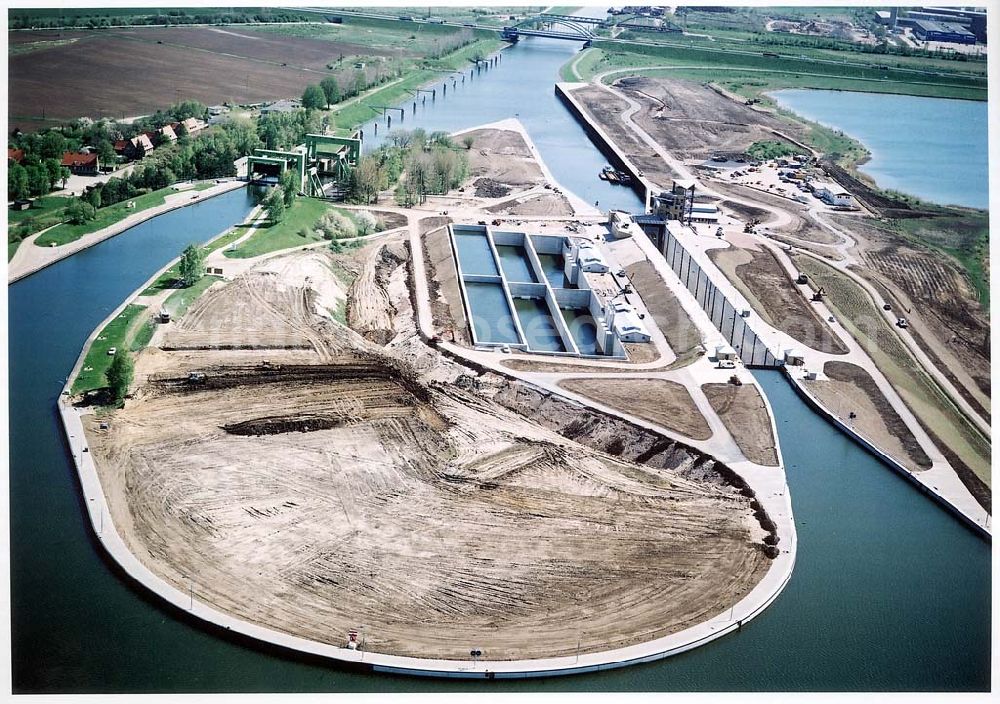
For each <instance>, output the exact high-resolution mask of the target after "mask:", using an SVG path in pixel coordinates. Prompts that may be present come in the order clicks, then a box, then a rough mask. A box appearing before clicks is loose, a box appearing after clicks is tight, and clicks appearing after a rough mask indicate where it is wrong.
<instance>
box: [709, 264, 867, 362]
mask: <svg viewBox="0 0 1000 704" xmlns="http://www.w3.org/2000/svg"><path fill="white" fill-rule="evenodd" d="M708 256H709V257H710V258H711V259H712V261H713V262H714V263H715V265H716V266H717V267H719V269H720V270H722V272H723V273H725V275H726V278H728V279H729V280H730V281H732V282H733V284H734V285H735V286H736V288H738V289H739V290H740V292H741V293H743V295H745V296H746V297H747V299H749V300H750V301H751V303H752V304H753V308H754V310H756V311H757V312H758V313H759V314H760V315H761V316H762V317H763V318H764V319H765V320H766V321H767V322H768V323H770V324H771V325H773V326H774V327H776V328H778V329H779V330H782V331H784V332H787V333H788V334H789V335H791V336H792V337H794V338H795V339H796V340H798V341H799V342H801V343H802V344H804V345H807V346H809V347H812V348H813V349H815V350H819V351H820V352H830V353H833V354H846V353H847V347H845V346H844V343H843V342H841V341H840V340H839V339H837V337H836V336H835V335H834V334H833V332H832V331H831V330H830V328H829V327H828V326H827V324H826V323H825V322H824V321H823V320H822V319H821V318H820V317H819V316H818V315H816V312H815V311H814V310H813V309H812V308H811V307H810V304H809V302H808V301H807V300H806V298H805V297H803V295H802V293H800V292H799V291H798V290H797V288H796V284H795V282H793V281H792V280H791V279H789V278H788V275H787V274H786V273H785V270H784V269H783V268H782V267H781V265H780V264H779V263H778V262H777V260H776V259H775V258H774V255H772V254H771V253H770V252H769V251H766V250H762V249H759V248H754V249H740V248H737V247H728V248H726V249H713V250H710V251H709V253H708Z"/></svg>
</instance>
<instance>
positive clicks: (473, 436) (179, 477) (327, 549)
mask: <svg viewBox="0 0 1000 704" xmlns="http://www.w3.org/2000/svg"><path fill="white" fill-rule="evenodd" d="M313 254H314V253H312V252H297V253H293V254H290V255H287V256H288V261H286V262H284V263H283V264H282V266H284V267H286V268H285V272H286V277H287V281H286V280H285V279H282V280H278V279H277V277H276V275H275V274H274V273H271V272H267V271H259V270H251V271H249V272H247V273H246V274H244V275H242V276H240V277H238V278H237V279H235V280H234V281H232V282H230V283H228V284H226V285H225V286H222V287H220V288H217V289H213V290H212V291H210V292H208V293H206V294H205V295H204V296H203V297H202V298H201V299H199V301H198V302H196V303H195V305H194V306H192V308H191V309H190V310H189V311H188V313H187V314H186V315H185V316H184V317H182V318H181V319H180V320H179V321H177V324H176V328H175V329H174V330H172V331H170V332H171V334H170V335H167V336H166V337H167V340H170V339H171V338H173V339H174V340H175V344H176V342H177V341H178V340H179V341H181V342H183V343H185V348H184V349H182V350H177V351H172V352H171V351H161V350H156V349H153V350H148V351H147V352H146V353H143V355H141V356H140V358H139V361H138V365H137V366H138V369H137V378H138V379H141V380H143V381H142V382H141V386H139V388H137V389H136V391H135V393H134V395H133V398H131V399H130V400H128V401H127V403H126V405H125V407H124V409H121V410H118V411H115V412H113V413H112V414H111V415H110V417H108V418H107V419H106V420H108V421H109V423H110V427H109V429H107V430H101V429H99V428H98V427H97V426H96V422H94V419H93V417H88V418H89V421H90V422H89V427H88V438H89V441H90V444H91V447H92V451H93V452H94V457H95V460H96V461H97V465H98V468H99V472H100V474H101V480H102V485H103V486H104V487H105V491H106V493H107V495H108V499H109V503H110V505H111V511H112V514H113V517H114V521H115V525H116V527H117V528H118V530H119V532H120V533H122V535H123V536H124V538H125V540H126V541H127V543H128V544H129V546H130V549H131V550H132V551H133V552H134V553H135V554H136V555H137V556H138V557H139V559H140V560H142V561H143V562H144V563H145V564H146V565H147V566H149V567H150V569H152V570H153V571H154V572H155V573H156V574H158V575H160V576H162V577H163V578H164V579H166V580H167V581H169V582H171V583H172V584H174V585H175V586H177V587H178V588H180V589H185V590H187V589H190V590H191V591H192V593H193V594H194V596H195V597H196V598H197V599H199V600H202V601H206V602H208V603H210V604H212V605H213V606H215V607H216V608H219V609H222V610H224V611H226V612H228V613H230V614H233V615H235V616H238V617H240V618H243V619H246V620H249V621H251V622H255V623H260V624H265V625H267V626H269V627H272V628H277V629H279V630H283V631H286V632H289V633H294V634H296V635H300V636H303V637H306V638H310V639H313V640H316V641H320V642H325V643H333V644H335V645H342V644H344V642H345V641H346V635H347V631H348V629H350V628H361V627H362V626H363V631H364V640H365V642H366V647H367V649H369V650H372V651H377V652H383V653H393V654H401V655H411V656H422V657H443V658H467V657H468V650H469V644H470V643H472V644H474V645H475V646H476V647H479V648H481V649H482V650H483V651H484V656H486V657H490V658H496V659H503V658H514V657H518V658H522V657H543V656H555V655H567V654H572V653H574V652H577V650H578V649H579V652H588V651H593V650H599V649H606V648H610V647H618V646H624V645H627V644H631V643H636V642H641V641H646V640H650V639H652V638H656V637H659V636H662V635H666V634H668V633H672V632H676V631H678V630H680V629H682V628H684V627H686V626H689V625H693V624H694V623H697V622H700V621H703V620H705V619H706V618H709V617H712V616H715V615H717V614H719V613H722V612H724V611H725V610H726V609H727V608H728V607H729V605H730V604H732V603H734V602H735V601H736V600H738V599H739V598H741V597H742V596H743V595H745V594H746V593H747V591H748V590H749V589H750V588H751V587H752V586H753V585H754V584H755V583H756V582H757V581H758V580H759V579H760V577H761V576H762V575H763V573H764V571H765V570H766V567H767V565H768V564H769V563H768V560H767V558H766V557H765V556H764V551H763V543H762V542H761V541H762V537H763V535H764V534H765V530H764V528H762V524H761V523H760V522H759V521H758V519H757V518H755V517H754V516H753V513H752V508H751V500H750V499H749V498H747V497H746V496H745V495H743V494H741V493H740V490H739V489H738V488H737V487H736V486H735V485H733V484H731V483H729V480H727V479H726V476H727V475H725V474H721V473H720V472H721V469H715V468H714V467H715V464H714V462H713V461H711V460H710V459H709V458H704V457H699V456H696V455H693V454H692V453H691V452H690V451H688V450H685V449H683V448H681V447H678V446H676V444H675V443H672V442H669V441H665V440H664V439H662V438H658V436H656V435H655V434H651V433H649V432H648V431H642V430H638V429H633V430H629V429H630V428H631V426H628V425H627V424H624V423H622V422H621V421H613V420H611V419H607V418H603V417H600V416H598V415H596V414H594V413H591V412H588V411H582V410H581V409H580V408H579V407H578V406H576V405H575V404H570V403H568V402H566V401H560V400H557V399H555V398H552V397H547V398H540V397H539V396H538V395H537V394H535V393H534V392H527V390H526V389H524V387H523V386H522V385H520V384H516V383H514V382H509V381H507V380H503V379H499V378H498V379H495V380H492V381H490V380H486V379H477V378H476V377H475V376H474V375H471V374H470V373H468V372H462V370H461V368H460V367H457V365H455V364H454V363H451V362H447V363H445V362H441V363H438V364H434V362H433V360H434V359H435V358H436V353H435V352H434V351H433V350H432V349H431V348H428V347H423V346H421V347H422V349H423V351H422V353H421V354H419V355H418V354H411V353H410V352H409V351H408V350H409V349H413V348H414V346H416V345H419V341H418V340H417V339H416V338H415V337H414V336H413V335H412V334H410V335H409V336H408V338H407V339H405V340H404V339H401V338H400V337H399V335H397V336H396V337H395V338H394V339H393V341H392V344H391V345H390V346H389V347H387V348H379V347H377V346H375V345H373V344H371V343H370V342H368V341H366V340H365V339H364V338H363V337H361V336H360V335H358V334H356V333H354V332H352V331H350V330H348V329H346V328H344V327H342V326H340V325H338V324H336V323H334V322H332V321H330V320H329V318H328V317H327V316H326V315H325V311H323V310H322V305H321V304H320V303H319V301H321V300H327V299H324V294H323V293H322V292H324V291H325V292H326V294H325V295H327V296H330V295H332V293H333V291H334V290H335V288H336V289H338V290H339V288H340V287H341V286H342V282H340V281H339V280H338V279H337V278H336V275H335V274H334V273H333V271H332V270H331V269H330V268H329V267H327V268H326V271H325V272H324V270H323V268H321V267H316V266H315V262H314V260H313V259H312V257H313ZM299 258H301V260H302V264H303V267H304V269H303V271H301V272H297V273H296V272H295V261H296V260H297V259H299ZM385 268H386V271H384V272H383V274H384V277H383V280H384V281H385V282H386V283H385V291H386V292H387V297H388V303H389V304H390V305H391V306H392V307H393V308H394V309H395V311H396V314H395V316H394V318H393V320H392V324H393V328H394V330H396V331H406V330H412V321H407V320H406V319H405V318H406V316H407V315H408V314H409V309H408V304H407V302H406V296H405V287H402V286H400V282H401V276H400V275H399V272H400V271H402V267H400V266H396V267H395V268H392V267H390V266H388V265H386V267H385ZM306 272H308V273H306ZM373 280H375V281H376V282H377V281H378V280H379V274H378V271H377V269H376V272H375V274H374V276H373ZM251 342H253V344H254V345H257V344H266V345H267V346H269V349H267V350H266V351H263V350H259V349H243V348H241V349H228V347H229V346H233V347H244V346H245V345H247V344H250V343H251ZM265 360H266V364H265ZM428 360H430V363H429V364H428ZM417 366H420V367H423V370H422V371H421V372H420V373H417V372H415V371H414V369H415V368H416V367H417ZM191 371H200V372H202V373H204V374H205V377H204V378H203V379H198V378H196V379H195V380H192V379H190V378H189V376H188V374H189V372H191ZM460 372H462V373H460ZM456 375H457V376H456ZM444 379H450V383H447V384H443V385H442V384H438V383H436V382H437V381H441V380H444ZM487 381H489V383H488V384H487V386H488V388H487V386H483V385H484V384H486V382H487ZM480 386H483V388H482V389H481V390H480V388H479V387H480ZM512 409H514V410H512ZM515 411H519V412H515ZM522 412H523V413H530V414H531V417H532V419H533V420H530V421H529V420H528V419H527V418H526V417H525V416H523V415H521V414H520V413H522ZM641 463H646V464H648V466H643V464H641Z"/></svg>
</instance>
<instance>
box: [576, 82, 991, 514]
mask: <svg viewBox="0 0 1000 704" xmlns="http://www.w3.org/2000/svg"><path fill="white" fill-rule="evenodd" d="M611 73H617V72H607V73H605V74H601V75H600V76H598V77H596V78H595V84H596V85H598V86H600V87H601V88H603V89H604V90H606V91H608V92H610V93H611V94H613V95H614V96H615V97H617V98H620V99H622V100H624V101H626V102H627V103H628V105H629V108H628V110H626V111H625V112H624V113H623V114H622V122H623V123H625V124H626V125H627V126H628V127H629V128H630V129H631V130H632V131H633V132H634V133H635V134H636V136H638V137H639V138H640V139H641V140H642V141H643V142H644V143H646V144H647V145H648V146H649V147H650V148H651V149H653V151H655V152H656V153H657V154H658V155H659V156H660V157H661V158H663V160H664V161H665V162H666V163H667V164H668V165H669V166H670V167H671V168H672V169H674V171H675V172H676V173H678V174H680V175H682V177H683V178H686V179H689V180H692V181H695V182H696V183H697V184H698V189H699V190H700V191H701V192H703V193H707V194H708V195H711V196H714V197H717V198H720V199H725V200H729V201H733V202H737V203H743V204H745V205H751V206H753V207H756V208H763V209H764V210H767V211H768V212H770V213H771V214H772V216H773V217H774V220H773V221H772V222H769V223H768V225H769V226H770V227H772V228H780V227H782V226H785V225H787V224H789V223H790V222H791V220H792V218H791V215H790V214H789V213H788V212H787V211H785V210H783V209H781V208H777V207H775V206H772V205H769V204H766V203H758V202H756V201H753V200H749V199H743V198H735V197H732V196H727V195H724V194H721V193H719V192H717V191H715V190H713V189H711V188H710V187H707V186H705V185H704V184H702V183H701V181H700V180H699V179H697V178H696V177H695V175H694V174H693V173H692V172H691V170H690V169H689V168H688V167H687V165H686V164H684V163H683V162H681V161H680V160H678V159H676V158H674V157H673V156H672V155H671V154H670V153H669V152H667V151H666V150H665V149H663V148H662V147H661V146H660V145H659V144H658V143H657V142H656V140H654V139H653V138H652V137H651V136H650V135H649V134H648V133H647V132H646V131H645V130H643V129H642V127H640V126H639V125H638V124H636V123H635V121H634V120H633V119H632V117H633V116H634V115H635V114H636V112H638V110H639V109H640V108H641V105H640V104H639V103H638V102H636V101H635V100H634V99H632V98H631V97H630V96H628V95H625V94H624V93H622V92H621V91H618V90H616V89H615V88H613V87H612V86H609V85H605V84H604V83H602V82H601V79H602V78H603V77H605V76H607V75H609V74H611ZM608 141H609V142H610V141H611V140H608ZM612 144H613V142H612ZM816 220H817V222H820V223H821V225H822V226H824V227H825V228H826V229H828V230H831V231H833V232H834V233H835V234H838V235H839V236H840V237H841V238H842V240H843V242H844V247H845V249H844V250H843V251H844V253H845V254H847V249H846V248H847V247H848V246H849V245H848V243H849V242H852V241H853V240H852V239H851V238H850V237H849V236H848V235H846V233H842V232H840V231H839V230H838V229H836V228H834V227H833V226H832V225H830V224H829V223H826V222H825V221H822V220H821V219H820V218H818V217H816ZM683 230H684V231H685V232H686V233H687V234H683V235H681V236H679V237H678V240H680V241H681V242H682V244H683V245H684V246H685V249H687V250H688V253H689V254H691V255H692V257H693V258H694V259H695V260H696V261H697V262H698V264H699V266H701V268H702V270H703V271H704V272H705V273H706V274H707V275H708V276H709V277H710V278H711V280H712V282H713V283H714V284H715V285H716V286H717V287H718V288H719V290H720V291H722V292H723V293H724V294H725V295H726V297H727V298H728V299H729V300H730V302H731V303H733V305H735V306H736V307H737V308H738V309H739V308H749V309H751V310H753V306H752V305H751V303H750V302H749V301H748V300H747V299H746V298H745V297H744V296H743V295H742V294H741V293H740V292H739V291H738V290H737V289H736V287H735V286H734V285H733V284H732V283H731V282H730V281H729V280H728V277H726V276H725V275H724V274H723V273H722V272H721V271H720V270H719V269H718V268H717V267H716V266H715V264H714V262H712V260H711V259H710V258H709V257H708V256H707V254H706V251H707V250H708V249H713V248H719V247H726V246H729V245H728V244H727V243H726V242H724V241H718V240H716V239H715V238H706V237H700V236H698V235H695V234H694V233H693V232H692V231H690V229H689V228H683ZM638 239H639V240H642V239H644V238H638ZM755 239H756V240H757V241H758V242H760V243H761V244H762V245H763V246H766V247H768V249H770V251H772V252H773V253H774V254H775V256H777V258H778V261H779V262H780V263H781V264H782V265H783V266H784V267H785V268H786V271H788V272H789V273H790V274H791V275H792V276H793V277H794V276H795V275H796V274H797V272H796V270H795V267H794V265H793V264H792V262H791V260H790V259H789V257H788V255H787V253H786V252H785V251H784V249H782V248H780V247H777V246H775V245H774V243H773V242H770V241H769V240H767V239H766V238H764V237H756V238H755ZM644 246H648V247H651V248H653V249H654V251H655V247H653V246H652V242H649V241H646V242H645V243H644ZM650 261H653V262H654V263H655V265H656V266H657V269H658V270H660V269H661V268H668V267H667V264H666V261H665V260H663V257H662V256H660V255H659V253H658V252H657V253H656V256H655V257H651V258H650ZM842 266H843V268H842V269H841V267H838V269H841V270H842V271H844V272H845V273H847V274H848V275H851V276H852V279H854V280H858V279H859V278H860V277H857V275H854V274H853V272H850V271H848V270H847V269H846V264H842ZM670 274H672V272H670ZM661 276H662V277H663V278H664V279H665V280H667V279H669V278H670V276H668V275H667V272H662V273H661ZM859 283H861V284H862V285H863V286H865V284H864V283H862V282H861V281H859ZM871 288H872V287H871V286H870V285H869V286H865V289H866V290H869V292H871V291H870V289H871ZM873 298H875V300H876V302H878V301H879V298H876V297H875V296H873ZM814 305H815V307H816V311H817V313H819V314H820V316H821V317H823V318H824V319H828V318H831V317H833V313H832V311H831V310H830V309H829V308H828V307H827V306H826V304H824V303H818V304H814ZM878 307H879V309H880V310H881V305H879V306H878ZM892 322H895V320H894V319H893V320H892ZM753 324H754V330H755V332H757V334H758V335H759V336H760V338H761V340H762V341H763V342H765V343H767V344H768V345H769V346H770V347H771V349H772V351H777V354H776V356H777V357H778V358H779V359H780V358H781V357H782V355H783V352H784V350H787V349H797V350H800V351H801V352H803V354H804V358H805V365H804V366H803V367H800V368H797V369H787V371H788V372H789V375H790V377H791V378H792V380H793V382H794V383H796V384H797V385H798V386H799V387H800V388H805V385H804V384H803V383H802V382H803V380H804V377H805V374H806V370H807V369H809V370H813V371H815V372H817V373H818V374H819V378H822V369H823V365H824V364H825V363H826V362H827V361H831V360H837V361H846V362H851V363H853V364H856V365H858V366H860V367H861V368H863V369H865V370H867V371H868V372H869V373H870V374H871V376H872V378H873V379H874V381H875V383H876V385H877V387H878V388H879V390H880V391H881V392H882V394H883V395H884V396H885V397H886V399H887V400H888V402H889V403H890V405H891V406H892V407H893V409H894V410H895V411H896V412H897V413H898V414H899V415H900V417H901V418H902V419H903V421H904V422H905V423H906V425H907V427H908V429H909V430H910V432H911V433H912V434H913V436H914V437H915V438H916V440H917V442H918V443H919V444H920V446H921V448H922V449H923V450H924V451H925V452H926V453H927V455H928V456H929V457H930V458H931V461H932V466H931V468H930V469H928V470H924V471H922V472H919V473H914V472H910V471H909V470H907V469H906V468H905V467H902V465H900V466H899V469H901V470H902V471H904V472H906V473H908V474H910V475H911V476H912V477H913V478H914V479H915V480H916V481H918V482H920V483H921V484H923V485H925V486H926V487H928V488H929V489H932V491H933V493H934V494H936V495H937V496H939V497H941V498H943V499H944V500H945V501H946V502H947V503H948V504H950V505H951V506H952V507H954V508H955V509H956V510H958V511H959V512H960V513H962V514H963V515H965V516H966V517H968V519H969V520H971V521H972V522H973V523H975V524H977V525H979V526H981V527H983V528H984V529H987V530H988V526H989V521H990V516H989V512H988V511H986V510H984V509H983V508H982V507H981V506H980V505H979V503H978V502H977V501H976V500H975V498H974V497H973V496H972V494H971V493H970V492H969V490H968V489H967V488H966V487H965V485H964V484H962V482H961V480H960V479H959V478H958V475H957V474H956V473H955V471H954V469H952V467H951V465H950V464H949V463H948V461H947V459H946V458H945V457H944V455H943V454H942V453H941V452H940V450H938V448H937V446H936V445H935V444H934V443H933V442H932V441H931V439H930V437H929V436H928V435H927V433H926V432H925V431H924V429H923V427H922V426H921V425H920V423H919V422H918V421H917V419H916V418H915V416H914V415H913V413H912V412H911V411H910V409H909V407H908V406H907V405H906V404H905V403H904V402H903V400H902V398H901V397H900V396H899V394H898V393H897V392H896V390H895V388H894V387H893V386H892V385H891V384H890V383H889V381H888V379H887V378H886V377H885V375H884V374H882V372H881V371H880V370H879V369H878V368H877V367H876V366H875V364H874V362H873V361H872V360H871V358H870V357H869V356H868V354H867V353H866V352H865V351H864V350H863V349H862V348H861V346H860V345H859V344H858V342H857V341H856V340H855V339H854V338H853V337H852V336H851V335H850V334H848V333H847V331H846V330H844V329H843V328H842V327H841V326H839V325H834V326H831V329H832V330H833V331H834V333H835V334H836V335H837V336H838V337H839V338H840V339H841V340H842V341H843V342H844V343H845V345H847V347H848V350H849V352H848V354H847V355H832V354H828V353H823V352H819V351H818V350H814V349H812V348H810V347H808V346H807V345H804V344H802V343H801V342H799V341H798V340H795V339H794V338H792V337H791V336H789V335H788V334H786V333H784V332H782V331H780V330H777V329H776V328H774V327H773V326H771V325H769V324H767V323H766V322H765V321H763V320H760V319H759V318H758V319H757V320H755V321H754V323H753ZM907 337H909V336H907ZM901 339H903V338H901ZM904 342H906V340H905V339H904ZM910 344H912V345H916V343H915V341H913V340H912V338H911V339H910V340H909V344H908V345H907V346H908V347H909V346H910ZM911 349H912V348H911ZM917 354H918V353H915V356H916V355H917ZM917 358H918V360H926V361H927V362H930V360H929V359H928V358H927V356H926V354H923V352H922V350H921V351H920V352H919V356H918V357H917ZM925 368H927V369H928V371H929V372H930V373H931V374H932V375H933V376H934V377H935V379H937V378H939V377H943V374H941V372H940V370H938V369H937V368H936V366H934V365H933V364H930V365H929V366H928V367H925ZM946 381H947V380H946ZM945 388H946V389H951V390H952V391H953V392H954V387H953V386H952V385H951V384H950V383H949V384H948V385H947V386H946V387H945ZM958 396H959V398H961V396H960V395H958ZM962 401H963V402H964V399H962ZM817 405H818V406H819V407H821V408H822V404H819V403H818V402H817ZM964 407H965V408H969V409H970V410H971V407H969V404H968V403H967V402H964ZM830 415H834V416H835V414H833V413H831V414H830ZM972 417H973V418H976V417H977V415H976V414H973V416H972ZM982 422H985V421H982V419H980V423H982ZM977 425H979V423H977ZM854 432H855V433H856V432H857V431H854ZM987 437H989V436H988V435H987ZM869 442H870V441H869ZM870 444H872V445H875V443H870ZM897 464H898V463H897Z"/></svg>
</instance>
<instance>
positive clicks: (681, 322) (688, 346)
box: [625, 261, 701, 359]
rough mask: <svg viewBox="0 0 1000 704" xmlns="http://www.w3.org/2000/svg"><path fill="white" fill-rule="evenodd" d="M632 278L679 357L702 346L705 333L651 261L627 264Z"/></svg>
mask: <svg viewBox="0 0 1000 704" xmlns="http://www.w3.org/2000/svg"><path fill="white" fill-rule="evenodd" d="M625 272H626V273H627V274H628V277H629V281H631V282H632V286H633V287H634V288H635V290H636V292H637V293H638V294H639V296H640V297H641V298H642V301H643V303H645V304H646V308H647V309H648V310H649V312H650V314H651V315H652V316H653V321H654V322H655V323H656V327H658V328H659V329H660V332H662V333H663V336H664V337H665V338H666V339H667V344H668V345H670V349H672V350H673V351H674V354H675V355H677V358H678V359H685V358H689V357H691V356H692V354H693V353H694V352H695V351H696V350H698V349H699V348H700V345H701V333H700V332H699V331H698V327H697V326H696V325H695V324H694V322H692V320H691V318H689V317H688V314H687V313H686V312H684V309H683V308H682V307H681V304H680V302H679V301H678V300H677V298H676V297H675V296H674V294H673V293H672V292H671V291H670V289H669V288H667V286H666V285H665V284H664V283H663V280H662V279H660V276H659V274H657V273H656V269H654V268H653V265H652V264H650V263H649V262H644V261H643V262H636V263H635V264H630V265H628V266H627V267H625Z"/></svg>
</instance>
